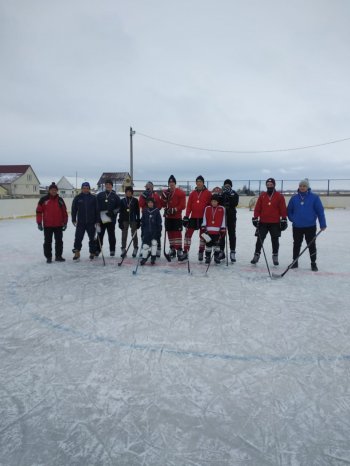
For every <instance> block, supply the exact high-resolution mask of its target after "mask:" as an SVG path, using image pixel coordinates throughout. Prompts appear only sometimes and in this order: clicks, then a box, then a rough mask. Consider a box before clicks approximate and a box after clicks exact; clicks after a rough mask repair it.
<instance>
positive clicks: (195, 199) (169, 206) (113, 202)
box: [36, 175, 327, 271]
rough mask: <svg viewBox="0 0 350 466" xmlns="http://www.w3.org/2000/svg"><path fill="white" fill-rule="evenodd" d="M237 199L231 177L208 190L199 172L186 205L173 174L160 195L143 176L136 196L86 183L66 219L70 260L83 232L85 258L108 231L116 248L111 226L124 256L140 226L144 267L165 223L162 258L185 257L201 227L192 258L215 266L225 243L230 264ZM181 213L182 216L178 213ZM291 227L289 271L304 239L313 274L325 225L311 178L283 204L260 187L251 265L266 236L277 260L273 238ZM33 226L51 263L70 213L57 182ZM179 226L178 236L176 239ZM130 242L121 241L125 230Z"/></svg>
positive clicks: (270, 182)
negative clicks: (318, 238) (141, 188)
mask: <svg viewBox="0 0 350 466" xmlns="http://www.w3.org/2000/svg"><path fill="white" fill-rule="evenodd" d="M238 202H239V196H238V194H237V192H236V191H235V190H234V189H232V181H231V180H230V179H226V180H225V181H224V183H223V186H222V187H217V188H214V189H213V190H212V191H209V189H208V188H207V187H206V186H205V182H204V178H203V176H201V175H199V176H198V177H197V178H196V187H195V189H194V190H193V191H192V192H191V193H190V195H189V198H188V200H187V203H186V194H185V192H184V191H183V190H182V189H180V188H178V187H177V185H176V178H175V177H174V176H173V175H171V176H170V177H169V180H168V188H167V189H165V190H163V191H162V192H161V193H160V194H158V193H157V192H156V191H154V186H153V183H152V182H151V181H149V182H148V183H147V184H146V186H145V191H143V192H142V194H141V195H140V196H139V198H138V199H137V198H136V197H134V190H133V188H132V187H131V186H128V187H126V188H125V196H124V197H123V198H122V199H120V197H119V196H118V194H117V193H116V192H115V191H114V190H113V181H112V180H110V179H108V180H106V181H105V189H104V190H103V191H101V192H99V193H98V194H97V195H96V196H95V195H94V194H92V193H91V192H90V184H89V183H87V182H84V183H83V184H82V186H81V192H80V193H79V194H78V195H77V196H76V197H75V198H74V200H73V203H72V211H71V216H72V223H73V225H74V226H75V228H76V230H75V240H74V247H73V253H74V256H73V260H78V259H79V258H80V251H81V248H82V241H83V238H84V235H85V232H86V233H87V235H88V237H89V254H90V259H91V260H93V259H94V258H95V257H97V256H98V255H99V254H100V253H101V250H102V245H103V240H104V236H105V233H106V231H107V235H108V242H109V252H110V255H111V256H115V253H116V235H115V228H116V223H117V221H118V226H119V228H120V229H121V230H122V232H121V257H122V258H124V257H125V256H126V254H127V251H128V248H129V247H130V246H131V243H132V245H133V248H132V256H133V257H136V256H137V255H138V252H139V240H138V234H137V232H138V230H139V229H141V251H140V254H139V258H140V264H141V265H144V264H145V263H146V262H147V260H148V259H149V258H150V261H151V264H154V263H155V261H156V258H157V257H160V255H161V236H162V228H163V221H162V216H161V210H162V209H163V217H164V228H165V232H166V235H165V236H164V239H163V241H164V242H165V241H166V240H167V239H168V241H169V246H170V249H169V252H168V253H166V252H165V243H164V253H165V256H166V257H167V259H168V260H174V259H176V258H177V260H178V261H180V262H183V261H187V260H188V258H189V251H190V248H191V241H192V236H193V234H194V232H195V231H196V230H197V231H199V249H198V260H199V261H203V260H204V261H205V263H207V264H209V263H210V261H211V260H212V258H213V259H214V261H215V262H216V263H217V264H220V263H221V262H222V261H223V260H224V259H225V258H226V254H225V248H226V242H227V247H228V246H229V251H230V253H229V258H230V261H231V262H232V263H233V262H236V223H237V210H236V208H237V205H238ZM183 212H184V216H183ZM288 218H289V220H290V221H291V222H292V226H293V268H296V267H298V261H297V259H298V256H299V254H300V250H301V245H302V242H303V240H304V238H305V241H306V243H307V244H308V245H309V253H310V259H311V269H312V270H313V271H317V270H318V268H317V264H316V241H315V237H316V229H317V225H316V222H317V220H318V222H319V226H320V229H321V230H325V229H326V227H327V225H326V219H325V214H324V208H323V205H322V202H321V199H320V198H319V196H317V195H316V194H315V193H313V192H312V191H311V188H310V185H309V181H308V180H307V179H304V180H301V181H300V183H299V187H298V190H297V192H296V193H295V194H294V195H293V196H292V197H291V199H290V201H289V203H288V207H287V206H286V202H285V198H284V196H283V195H282V194H281V193H279V192H278V191H276V181H275V180H274V178H268V179H267V180H266V191H264V192H262V193H261V194H260V196H259V198H258V200H257V202H256V205H255V209H254V216H253V218H252V223H253V226H254V228H255V236H256V237H257V240H256V245H255V252H254V257H253V259H252V260H251V263H252V264H256V263H257V262H258V261H259V259H260V254H261V249H262V248H263V243H264V240H265V238H266V236H267V234H268V233H269V234H270V237H271V242H272V260H273V264H274V265H278V264H279V262H278V252H279V238H280V236H281V232H282V231H284V230H285V229H286V228H287V227H288V220H287V219H288ZM36 220H37V224H38V228H39V230H43V231H44V255H45V257H46V260H47V262H48V263H51V262H52V259H53V258H52V240H53V237H54V238H55V261H58V262H63V261H65V259H64V258H63V257H62V253H63V231H64V230H65V229H66V228H67V223H68V214H67V208H66V205H65V202H64V200H63V198H61V197H60V196H59V195H58V188H57V186H56V185H55V183H52V184H51V185H50V186H49V193H48V194H47V195H46V196H44V197H42V198H41V199H40V201H39V203H38V206H37V210H36ZM183 229H185V233H184V238H183V237H182V236H183V234H182V232H183ZM129 230H130V231H131V240H130V243H129V246H127V239H128V232H129ZM227 259H228V258H227Z"/></svg>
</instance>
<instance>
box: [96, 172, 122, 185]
mask: <svg viewBox="0 0 350 466" xmlns="http://www.w3.org/2000/svg"><path fill="white" fill-rule="evenodd" d="M127 177H129V178H130V174H129V173H128V172H103V173H102V175H101V177H100V179H99V180H98V182H97V186H100V185H101V184H104V183H105V180H107V179H108V178H110V179H111V180H112V181H113V182H114V183H117V182H119V183H122V182H123V181H124V180H125V178H127Z"/></svg>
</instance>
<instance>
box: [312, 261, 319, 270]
mask: <svg viewBox="0 0 350 466" xmlns="http://www.w3.org/2000/svg"><path fill="white" fill-rule="evenodd" d="M311 270H312V271H313V272H318V267H317V264H316V262H311Z"/></svg>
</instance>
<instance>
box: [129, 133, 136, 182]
mask: <svg viewBox="0 0 350 466" xmlns="http://www.w3.org/2000/svg"><path fill="white" fill-rule="evenodd" d="M135 133H136V131H133V129H132V127H131V126H130V177H131V186H134V160H133V156H134V154H133V141H132V137H133V135H134V134H135Z"/></svg>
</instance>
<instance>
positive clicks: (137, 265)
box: [132, 241, 143, 275]
mask: <svg viewBox="0 0 350 466" xmlns="http://www.w3.org/2000/svg"><path fill="white" fill-rule="evenodd" d="M142 248H143V241H142V243H141V248H140V252H139V257H138V258H137V264H136V267H135V270H133V271H132V274H133V275H136V274H137V269H138V268H139V265H140V259H141V256H142Z"/></svg>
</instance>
